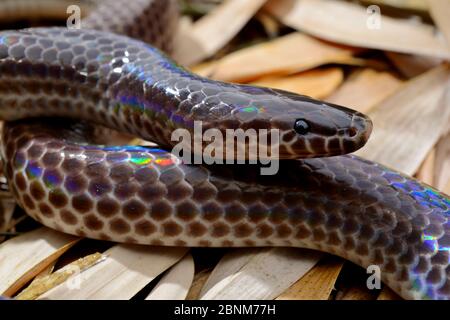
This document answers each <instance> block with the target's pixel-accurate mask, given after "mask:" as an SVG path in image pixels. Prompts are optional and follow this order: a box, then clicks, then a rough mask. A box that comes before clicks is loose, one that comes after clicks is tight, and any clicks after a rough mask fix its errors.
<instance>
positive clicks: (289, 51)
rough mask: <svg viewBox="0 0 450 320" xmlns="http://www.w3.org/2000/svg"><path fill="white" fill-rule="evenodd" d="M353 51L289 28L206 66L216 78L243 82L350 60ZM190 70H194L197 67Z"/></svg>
mask: <svg viewBox="0 0 450 320" xmlns="http://www.w3.org/2000/svg"><path fill="white" fill-rule="evenodd" d="M356 51H358V49H354V48H353V49H351V48H348V47H340V46H335V45H331V44H328V43H325V42H322V41H320V40H317V39H314V38H312V37H310V36H307V35H305V34H301V33H299V32H293V33H290V34H288V35H285V36H283V37H279V38H276V39H275V40H272V41H267V42H264V43H261V44H257V45H254V46H251V47H248V48H245V49H241V50H238V51H235V52H233V53H230V54H229V55H227V56H225V57H223V58H222V59H219V60H218V61H215V62H214V63H213V64H211V65H210V66H209V67H208V68H207V70H208V72H209V76H210V77H211V78H213V79H216V80H223V81H235V82H247V81H251V80H255V79H257V78H260V77H263V76H268V75H278V76H280V75H288V74H293V73H297V72H301V71H305V70H309V69H312V68H315V67H317V66H320V65H323V64H327V63H352V61H353V58H352V54H353V53H355V52H356ZM358 63H360V61H358ZM193 71H194V72H198V68H193ZM203 72H204V71H203Z"/></svg>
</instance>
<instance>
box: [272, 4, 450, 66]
mask: <svg viewBox="0 0 450 320" xmlns="http://www.w3.org/2000/svg"><path fill="white" fill-rule="evenodd" d="M264 9H265V10H268V11H269V12H271V13H272V14H274V15H275V16H276V17H277V18H279V19H280V20H281V21H282V22H283V23H285V24H286V25H288V26H290V27H293V28H296V29H298V30H301V31H304V32H307V33H310V34H312V35H314V36H317V37H319V38H322V39H325V40H329V41H334V42H337V43H342V44H347V45H352V46H359V47H363V48H372V49H381V50H389V51H396V52H403V53H412V54H420V55H428V56H433V57H439V58H446V59H449V58H450V48H449V46H448V45H447V44H446V43H445V41H443V39H441V38H439V36H437V35H435V33H434V29H433V28H432V27H431V26H428V25H425V24H422V23H419V22H415V23H412V22H411V21H409V20H402V19H394V18H390V17H387V16H382V15H381V14H380V16H376V15H374V14H372V13H371V12H368V11H367V10H366V8H364V7H362V6H359V5H357V4H353V3H350V2H346V1H332V0H331V1H330V0H298V1H296V0H271V1H270V2H268V3H267V5H266V6H265V8H264Z"/></svg>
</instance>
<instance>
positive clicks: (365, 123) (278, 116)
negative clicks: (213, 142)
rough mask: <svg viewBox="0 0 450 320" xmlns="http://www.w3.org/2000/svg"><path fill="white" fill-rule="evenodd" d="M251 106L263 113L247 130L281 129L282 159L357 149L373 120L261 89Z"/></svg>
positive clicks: (280, 155)
mask: <svg viewBox="0 0 450 320" xmlns="http://www.w3.org/2000/svg"><path fill="white" fill-rule="evenodd" d="M260 89H261V90H262V91H260V93H259V94H258V93H257V91H255V90H253V91H252V94H253V98H254V100H253V101H252V103H251V105H252V106H253V108H255V109H257V110H260V111H261V112H258V114H257V115H255V117H254V118H252V119H250V121H249V122H248V123H246V124H245V126H246V127H258V126H261V125H260V123H261V122H264V121H266V123H268V128H270V129H274V128H275V129H278V130H279V157H280V159H289V158H312V157H324V156H335V155H342V154H346V153H351V152H353V151H356V150H358V149H359V148H361V147H362V146H364V144H365V143H366V142H367V140H368V138H369V135H370V133H371V131H372V121H371V120H370V119H369V118H368V117H367V116H366V115H364V114H362V113H360V112H357V111H355V110H352V109H349V108H346V107H342V106H338V105H335V104H331V103H326V102H323V101H319V100H315V99H312V98H310V97H307V96H302V95H297V94H294V93H290V92H286V91H282V90H275V89H268V88H260Z"/></svg>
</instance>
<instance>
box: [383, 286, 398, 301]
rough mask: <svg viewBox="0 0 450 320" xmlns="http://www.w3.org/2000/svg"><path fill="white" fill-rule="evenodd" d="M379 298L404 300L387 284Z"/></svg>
mask: <svg viewBox="0 0 450 320" xmlns="http://www.w3.org/2000/svg"><path fill="white" fill-rule="evenodd" d="M377 300H402V298H401V297H400V296H398V295H397V294H396V293H395V292H394V291H392V290H391V289H389V288H388V287H386V286H385V287H384V288H383V289H382V290H381V292H380V294H379V295H378V298H377Z"/></svg>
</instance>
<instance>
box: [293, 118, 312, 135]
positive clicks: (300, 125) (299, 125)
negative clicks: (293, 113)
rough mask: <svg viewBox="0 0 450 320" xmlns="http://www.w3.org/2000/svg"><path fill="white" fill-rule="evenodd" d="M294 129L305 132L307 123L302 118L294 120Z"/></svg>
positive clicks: (301, 132)
mask: <svg viewBox="0 0 450 320" xmlns="http://www.w3.org/2000/svg"><path fill="white" fill-rule="evenodd" d="M294 130H295V132H297V133H298V134H302V135H303V134H307V133H308V131H309V124H308V122H306V121H305V120H304V119H297V120H295V124H294Z"/></svg>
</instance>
